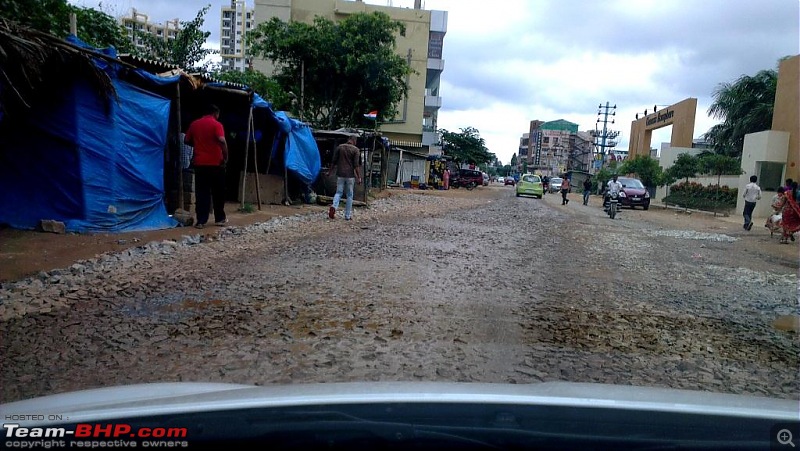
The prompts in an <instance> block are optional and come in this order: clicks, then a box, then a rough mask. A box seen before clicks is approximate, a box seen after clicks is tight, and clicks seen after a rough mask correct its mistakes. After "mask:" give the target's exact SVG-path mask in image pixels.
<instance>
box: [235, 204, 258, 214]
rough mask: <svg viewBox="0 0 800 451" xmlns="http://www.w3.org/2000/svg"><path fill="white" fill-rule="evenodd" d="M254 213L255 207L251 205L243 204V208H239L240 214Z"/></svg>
mask: <svg viewBox="0 0 800 451" xmlns="http://www.w3.org/2000/svg"><path fill="white" fill-rule="evenodd" d="M255 211H256V207H255V205H253V204H244V206H243V207H240V208H239V212H240V213H254V212H255Z"/></svg>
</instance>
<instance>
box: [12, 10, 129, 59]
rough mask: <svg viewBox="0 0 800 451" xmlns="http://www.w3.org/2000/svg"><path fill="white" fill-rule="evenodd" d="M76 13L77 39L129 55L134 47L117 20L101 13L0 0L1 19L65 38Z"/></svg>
mask: <svg viewBox="0 0 800 451" xmlns="http://www.w3.org/2000/svg"><path fill="white" fill-rule="evenodd" d="M71 13H75V16H76V18H77V26H78V29H77V31H78V38H80V39H81V40H82V41H84V42H86V43H87V44H89V45H91V46H93V47H98V48H101V47H109V46H113V47H114V48H116V49H117V51H119V52H130V51H132V50H133V45H132V44H131V41H130V39H129V38H128V37H127V36H126V34H125V32H124V30H123V29H122V27H120V26H119V24H118V23H117V21H116V19H114V17H112V16H111V15H109V14H106V13H105V12H103V11H99V10H96V9H93V8H85V7H81V6H75V5H70V4H69V3H67V0H27V1H24V0H0V17H2V18H4V19H8V20H12V21H14V22H16V23H18V24H20V25H23V26H25V27H29V28H33V29H34V30H38V31H42V32H44V33H48V34H51V35H53V36H56V37H58V38H65V37H66V36H67V35H68V34H69V16H70V14H71Z"/></svg>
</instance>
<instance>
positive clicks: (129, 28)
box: [120, 8, 181, 50]
mask: <svg viewBox="0 0 800 451" xmlns="http://www.w3.org/2000/svg"><path fill="white" fill-rule="evenodd" d="M120 24H121V25H122V27H123V28H124V29H125V31H126V32H127V33H128V36H129V37H130V39H131V42H132V43H133V45H134V46H136V48H137V49H139V50H145V46H144V41H143V40H142V35H143V34H149V35H151V36H155V37H157V38H159V39H165V40H166V39H175V37H176V36H177V35H178V31H180V29H181V23H180V21H179V20H178V19H172V20H168V21H166V22H164V23H163V24H161V23H156V22H151V21H150V16H148V15H147V14H144V13H142V12H140V11H137V10H136V8H131V14H130V15H129V16H123V17H122V18H121V19H120Z"/></svg>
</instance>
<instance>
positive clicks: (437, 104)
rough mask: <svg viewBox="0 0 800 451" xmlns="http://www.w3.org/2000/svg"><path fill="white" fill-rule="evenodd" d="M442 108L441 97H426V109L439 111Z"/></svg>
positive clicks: (427, 95)
mask: <svg viewBox="0 0 800 451" xmlns="http://www.w3.org/2000/svg"><path fill="white" fill-rule="evenodd" d="M441 107H442V98H441V97H439V96H432V95H429V94H426V95H425V108H433V109H438V108H441Z"/></svg>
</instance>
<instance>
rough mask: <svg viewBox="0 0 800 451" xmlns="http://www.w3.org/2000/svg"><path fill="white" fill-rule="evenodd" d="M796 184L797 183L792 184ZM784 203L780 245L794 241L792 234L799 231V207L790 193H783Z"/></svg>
mask: <svg viewBox="0 0 800 451" xmlns="http://www.w3.org/2000/svg"><path fill="white" fill-rule="evenodd" d="M794 183H797V182H794ZM783 194H784V196H785V198H786V202H784V205H783V211H782V212H781V228H782V229H783V235H782V236H781V241H780V242H781V244H788V243H789V241H790V240H791V241H794V240H795V238H794V234H795V233H797V232H798V231H800V205H798V204H797V200H796V199H795V198H794V195H793V194H792V192H791V191H787V192H785V193H783Z"/></svg>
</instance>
